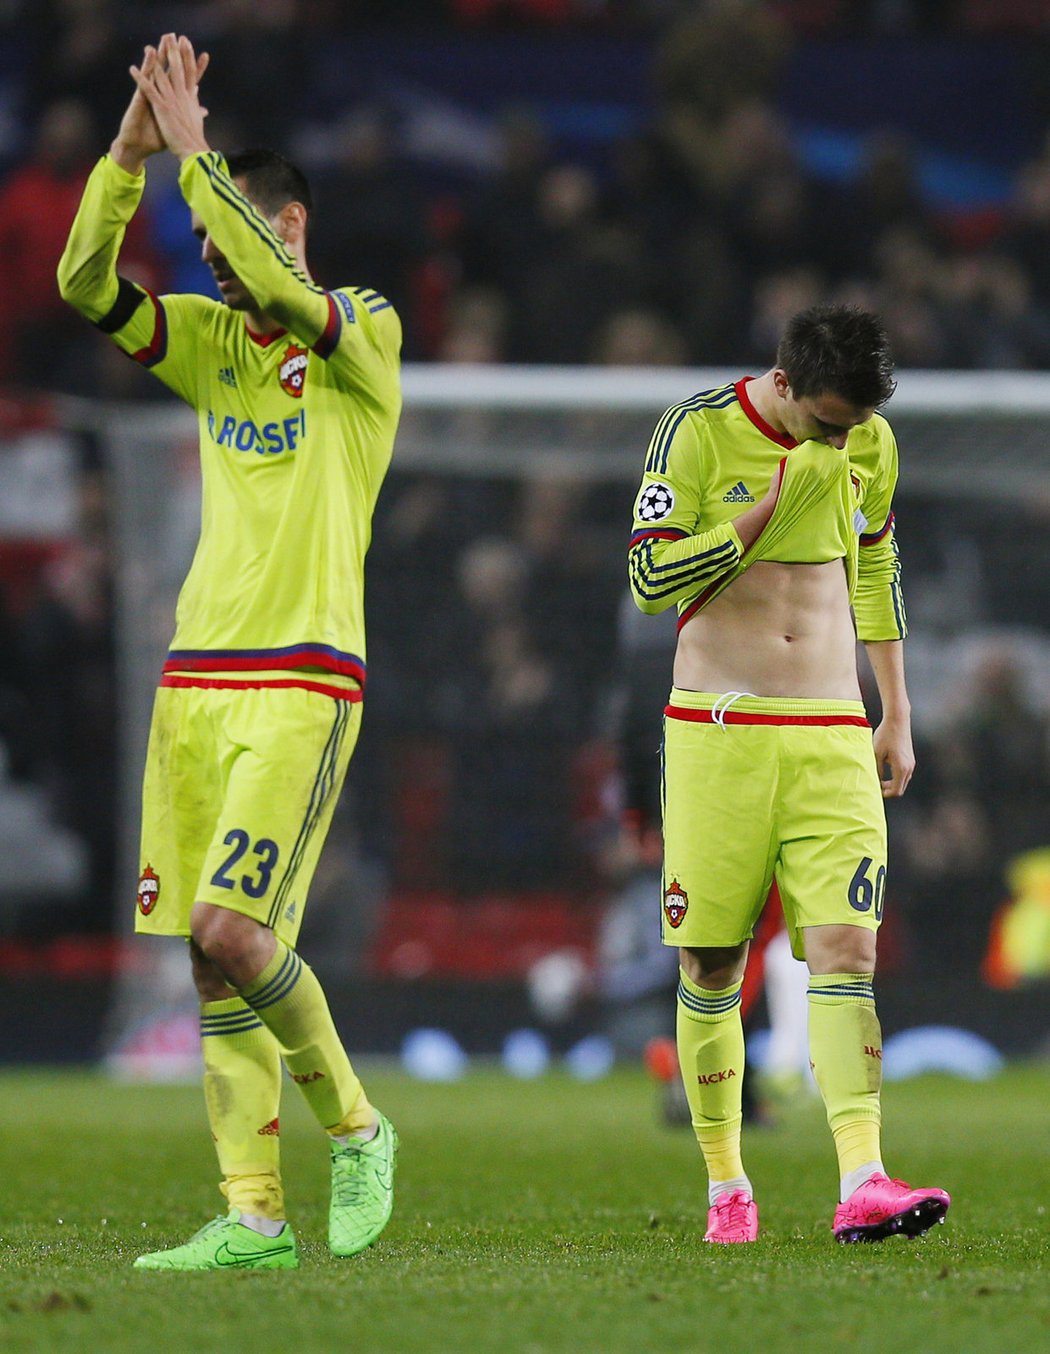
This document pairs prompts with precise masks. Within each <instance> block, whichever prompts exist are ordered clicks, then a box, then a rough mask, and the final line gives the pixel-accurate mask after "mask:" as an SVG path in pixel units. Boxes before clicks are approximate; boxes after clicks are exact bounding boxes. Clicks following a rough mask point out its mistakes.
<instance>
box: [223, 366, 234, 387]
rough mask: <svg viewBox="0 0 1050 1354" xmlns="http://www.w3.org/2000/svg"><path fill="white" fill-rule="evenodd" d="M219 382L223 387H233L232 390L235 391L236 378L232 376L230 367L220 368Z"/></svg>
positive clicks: (232, 372)
mask: <svg viewBox="0 0 1050 1354" xmlns="http://www.w3.org/2000/svg"><path fill="white" fill-rule="evenodd" d="M219 380H220V381H221V382H222V384H223V385H224V386H233V388H234V390H236V389H237V377H236V376H235V375H234V371H233V368H232V367H220V368H219Z"/></svg>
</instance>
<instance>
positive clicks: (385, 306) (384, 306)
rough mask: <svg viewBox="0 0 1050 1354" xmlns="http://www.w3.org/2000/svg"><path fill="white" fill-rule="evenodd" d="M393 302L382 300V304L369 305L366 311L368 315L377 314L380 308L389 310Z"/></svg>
mask: <svg viewBox="0 0 1050 1354" xmlns="http://www.w3.org/2000/svg"><path fill="white" fill-rule="evenodd" d="M393 304H394V303H393V301H384V302H383V304H382V305H379V306H369V307H368V313H369V315H378V314H379V312H380V311H381V310H389V309H390V307H391V306H392V305H393Z"/></svg>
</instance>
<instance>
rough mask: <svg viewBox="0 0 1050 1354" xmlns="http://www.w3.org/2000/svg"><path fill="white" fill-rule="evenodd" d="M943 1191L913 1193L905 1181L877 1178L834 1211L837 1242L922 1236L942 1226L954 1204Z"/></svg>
mask: <svg viewBox="0 0 1050 1354" xmlns="http://www.w3.org/2000/svg"><path fill="white" fill-rule="evenodd" d="M951 1201H952V1199H951V1195H950V1194H948V1193H947V1192H946V1191H945V1190H943V1189H912V1187H911V1185H906V1184H905V1183H904V1181H903V1180H891V1179H890V1178H889V1176H888V1175H880V1174H875V1175H873V1176H871V1177H870V1179H868V1180H865V1182H864V1184H863V1185H860V1186H858V1188H857V1189H855V1190H854V1191H853V1193H852V1194H851V1195H850V1196H849V1198H848V1199H847V1200H846V1202H845V1203H844V1204H839V1206H838V1208H836V1209H835V1221H834V1222H833V1223H832V1225H831V1230H832V1232H833V1233H834V1236H835V1240H836V1241H841V1242H842V1243H843V1244H844V1245H848V1244H849V1243H850V1242H852V1241H884V1240H885V1239H886V1237H888V1236H906V1237H913V1236H921V1235H922V1233H923V1232H926V1231H929V1229H930V1228H931V1227H932V1226H933V1224H934V1223H935V1222H943V1221H944V1215H945V1213H947V1211H948V1206H949V1204H950V1203H951Z"/></svg>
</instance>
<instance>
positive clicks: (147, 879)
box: [138, 865, 160, 917]
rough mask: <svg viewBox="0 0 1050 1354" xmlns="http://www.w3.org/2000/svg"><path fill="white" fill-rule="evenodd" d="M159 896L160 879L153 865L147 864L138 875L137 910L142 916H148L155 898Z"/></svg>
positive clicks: (154, 904) (155, 902) (155, 900)
mask: <svg viewBox="0 0 1050 1354" xmlns="http://www.w3.org/2000/svg"><path fill="white" fill-rule="evenodd" d="M159 897H160V880H159V879H158V878H157V876H156V874H154V872H153V867H152V866H150V865H147V866H146V868H145V869H144V870H143V871H142V873H141V874H140V875H139V888H138V899H139V911H140V912H141V913H142V915H143V916H144V917H148V916H149V914H150V913H151V912H152V911H153V909H154V908H155V907H156V906H157V899H158V898H159Z"/></svg>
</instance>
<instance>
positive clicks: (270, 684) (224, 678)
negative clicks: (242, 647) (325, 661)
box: [160, 670, 364, 704]
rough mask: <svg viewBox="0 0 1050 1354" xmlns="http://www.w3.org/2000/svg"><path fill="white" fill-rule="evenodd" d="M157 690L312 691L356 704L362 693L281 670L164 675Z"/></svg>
mask: <svg viewBox="0 0 1050 1354" xmlns="http://www.w3.org/2000/svg"><path fill="white" fill-rule="evenodd" d="M160 685H161V686H174V687H184V688H185V687H199V688H203V689H204V690H210V691H260V690H269V689H271V688H276V689H282V688H284V689H287V688H289V687H291V688H294V689H295V690H297V691H315V692H317V694H318V695H320V696H331V697H332V698H333V699H334V700H341V701H350V702H351V703H352V704H355V703H356V702H358V701H360V700H361V699H362V698H363V696H364V692H363V691H362V690H361V688H360V687H359V686H358V685H357V684H356V683H355V682H352V681H347V680H346V679H344V678H341V677H338V676H335V675H333V676H331V677H330V676H329V675H328V674H327V673H316V674H312V673H311V674H309V675H308V674H307V673H304V672H296V671H294V670H285V671H284V672H281V673H280V674H279V675H278V674H269V673H258V672H252V673H246V672H214V673H208V674H207V675H206V676H205V675H204V674H202V673H199V672H165V673H164V674H163V676H162V677H161V679H160Z"/></svg>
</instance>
